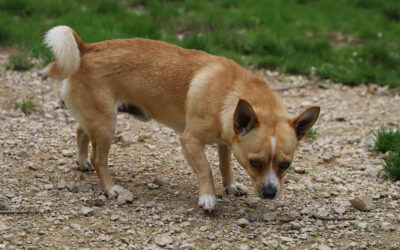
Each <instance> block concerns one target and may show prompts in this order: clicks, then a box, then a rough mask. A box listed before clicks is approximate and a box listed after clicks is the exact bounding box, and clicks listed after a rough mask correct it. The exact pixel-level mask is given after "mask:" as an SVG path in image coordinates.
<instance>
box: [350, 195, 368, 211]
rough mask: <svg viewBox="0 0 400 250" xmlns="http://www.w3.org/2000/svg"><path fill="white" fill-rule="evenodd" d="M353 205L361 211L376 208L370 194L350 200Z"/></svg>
mask: <svg viewBox="0 0 400 250" xmlns="http://www.w3.org/2000/svg"><path fill="white" fill-rule="evenodd" d="M350 203H351V205H352V206H353V207H354V208H355V209H358V210H361V211H370V210H372V209H374V204H373V203H372V198H371V197H370V196H366V195H365V196H357V197H354V198H352V199H351V200H350Z"/></svg>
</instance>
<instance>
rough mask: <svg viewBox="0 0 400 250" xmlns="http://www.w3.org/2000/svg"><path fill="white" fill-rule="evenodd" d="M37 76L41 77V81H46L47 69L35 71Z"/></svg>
mask: <svg viewBox="0 0 400 250" xmlns="http://www.w3.org/2000/svg"><path fill="white" fill-rule="evenodd" d="M36 74H37V76H39V77H41V78H42V80H46V79H47V77H48V75H47V67H45V68H43V69H41V70H38V71H36Z"/></svg>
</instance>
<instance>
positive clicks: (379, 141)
mask: <svg viewBox="0 0 400 250" xmlns="http://www.w3.org/2000/svg"><path fill="white" fill-rule="evenodd" d="M374 135H375V150H376V151H378V152H381V153H386V152H387V151H395V150H396V149H398V148H399V147H400V127H398V128H396V129H391V128H387V129H386V128H383V127H382V128H380V130H379V131H378V132H377V133H375V134H374Z"/></svg>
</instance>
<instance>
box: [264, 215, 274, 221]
mask: <svg viewBox="0 0 400 250" xmlns="http://www.w3.org/2000/svg"><path fill="white" fill-rule="evenodd" d="M263 219H264V221H268V222H270V221H275V220H276V213H265V214H263Z"/></svg>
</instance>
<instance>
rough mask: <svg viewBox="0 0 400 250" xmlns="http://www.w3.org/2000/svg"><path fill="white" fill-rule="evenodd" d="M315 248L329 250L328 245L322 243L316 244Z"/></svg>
mask: <svg viewBox="0 0 400 250" xmlns="http://www.w3.org/2000/svg"><path fill="white" fill-rule="evenodd" d="M317 249H318V250H331V248H330V247H328V246H327V245H323V244H321V245H318V247H317Z"/></svg>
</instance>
